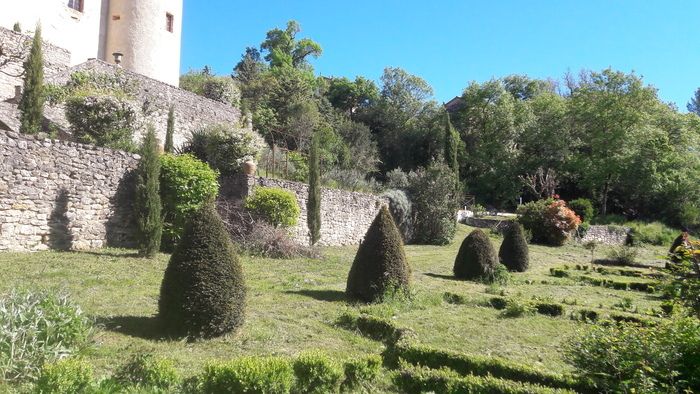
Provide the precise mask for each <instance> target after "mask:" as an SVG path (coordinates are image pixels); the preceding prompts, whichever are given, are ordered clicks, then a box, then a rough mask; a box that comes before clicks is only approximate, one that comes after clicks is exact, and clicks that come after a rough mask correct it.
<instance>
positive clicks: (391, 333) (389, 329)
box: [336, 313, 402, 343]
mask: <svg viewBox="0 0 700 394" xmlns="http://www.w3.org/2000/svg"><path fill="white" fill-rule="evenodd" d="M336 324H337V325H338V326H340V327H342V328H345V329H347V330H353V331H357V332H359V333H360V334H361V335H363V336H365V337H368V338H371V339H374V340H375V341H382V342H386V343H395V342H397V341H398V340H399V339H400V337H401V335H402V332H401V330H400V329H398V328H396V326H395V325H394V324H393V323H392V322H390V321H386V320H383V319H380V318H378V317H374V316H370V315H364V314H363V315H359V316H356V315H353V314H350V313H344V314H342V315H340V317H338V319H337V320H336Z"/></svg>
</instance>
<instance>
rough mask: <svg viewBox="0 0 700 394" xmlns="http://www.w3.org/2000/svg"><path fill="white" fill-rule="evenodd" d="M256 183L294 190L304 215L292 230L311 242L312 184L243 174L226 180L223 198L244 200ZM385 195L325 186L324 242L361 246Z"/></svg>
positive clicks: (303, 241) (297, 237) (295, 236)
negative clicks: (309, 208) (308, 203)
mask: <svg viewBox="0 0 700 394" xmlns="http://www.w3.org/2000/svg"><path fill="white" fill-rule="evenodd" d="M255 186H266V187H280V188H283V189H286V190H290V191H292V192H293V193H294V194H295V195H296V197H297V202H298V203H299V207H300V208H301V214H300V216H299V220H298V221H297V225H296V226H294V227H293V228H292V229H291V233H292V237H293V239H294V240H295V241H297V242H299V243H301V244H304V245H308V244H309V235H308V233H309V228H308V227H307V225H306V217H307V216H306V215H307V211H306V200H307V197H308V190H309V185H307V184H305V183H300V182H292V181H286V180H280V179H271V178H264V177H253V176H247V177H246V176H241V177H231V178H229V179H226V180H222V185H221V190H222V197H224V198H226V199H229V200H234V201H235V200H242V199H244V198H245V197H246V196H248V195H250V194H252V193H253V192H254V188H255ZM386 202H387V201H386V200H384V199H383V198H382V197H379V196H377V195H374V194H369V193H358V192H349V191H345V190H338V189H328V188H321V239H320V241H319V244H320V245H328V246H331V245H333V246H337V245H357V244H359V243H360V241H361V240H362V238H363V237H364V236H365V233H366V232H367V229H368V228H369V226H370V224H372V221H373V220H374V217H375V216H376V215H377V212H378V211H379V208H380V207H381V206H382V204H384V203H386Z"/></svg>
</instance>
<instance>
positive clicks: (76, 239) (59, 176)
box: [0, 131, 138, 251]
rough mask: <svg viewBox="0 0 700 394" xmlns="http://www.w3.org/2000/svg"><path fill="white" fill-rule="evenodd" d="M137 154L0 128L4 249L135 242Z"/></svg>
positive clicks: (0, 227)
mask: <svg viewBox="0 0 700 394" xmlns="http://www.w3.org/2000/svg"><path fill="white" fill-rule="evenodd" d="M137 163H138V155H134V154H130V153H126V152H122V151H114V150H110V149H105V148H97V147H94V146H90V145H82V144H77V143H72V142H65V141H59V140H50V139H39V138H34V137H32V136H26V135H20V134H16V133H13V132H8V131H0V251H2V250H12V251H33V250H45V249H49V248H51V249H76V250H79V249H94V248H100V247H103V246H106V245H112V246H130V244H131V234H132V230H133V226H132V223H133V221H132V218H131V213H130V204H129V202H128V199H129V198H133V192H132V189H131V187H132V182H131V177H130V174H131V172H132V170H133V169H135V168H136V165H137Z"/></svg>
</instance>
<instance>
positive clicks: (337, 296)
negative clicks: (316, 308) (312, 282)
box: [285, 290, 346, 302]
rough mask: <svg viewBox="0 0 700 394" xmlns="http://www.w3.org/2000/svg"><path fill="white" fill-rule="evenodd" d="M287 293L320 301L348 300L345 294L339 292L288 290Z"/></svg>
mask: <svg viewBox="0 0 700 394" xmlns="http://www.w3.org/2000/svg"><path fill="white" fill-rule="evenodd" d="M285 293H287V294H299V295H303V296H306V297H311V298H313V299H315V300H319V301H328V302H343V301H345V300H346V297H345V292H343V291H339V290H288V291H285Z"/></svg>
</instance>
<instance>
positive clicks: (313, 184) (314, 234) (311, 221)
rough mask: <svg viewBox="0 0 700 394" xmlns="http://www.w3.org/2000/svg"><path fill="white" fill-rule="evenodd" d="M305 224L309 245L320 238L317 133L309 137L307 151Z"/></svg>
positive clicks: (319, 179)
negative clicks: (307, 171)
mask: <svg viewBox="0 0 700 394" xmlns="http://www.w3.org/2000/svg"><path fill="white" fill-rule="evenodd" d="M306 224H307V225H308V227H309V239H310V241H311V245H314V244H316V242H318V240H319V239H320V238H321V174H320V169H319V141H318V133H316V132H314V134H313V136H312V137H311V152H309V197H308V198H307V199H306Z"/></svg>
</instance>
